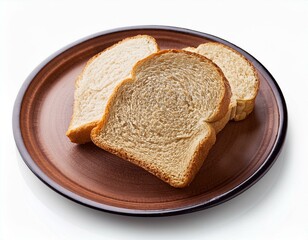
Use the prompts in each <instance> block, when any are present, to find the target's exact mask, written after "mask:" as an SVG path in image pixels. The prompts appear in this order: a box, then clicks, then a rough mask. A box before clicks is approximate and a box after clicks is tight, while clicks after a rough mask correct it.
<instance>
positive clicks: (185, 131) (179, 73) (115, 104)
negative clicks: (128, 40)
mask: <svg viewBox="0 0 308 240" xmlns="http://www.w3.org/2000/svg"><path fill="white" fill-rule="evenodd" d="M230 96H231V90H230V86H229V83H228V81H227V80H226V78H225V76H224V75H223V73H222V71H221V70H220V69H219V68H218V67H217V66H216V65H215V64H214V63H213V62H212V61H210V60H209V59H207V58H205V57H203V56H201V55H199V54H195V53H191V52H187V51H182V50H164V51H161V52H158V53H155V54H152V55H150V56H149V57H147V58H145V59H143V60H141V61H139V62H138V63H137V64H136V65H135V66H134V68H133V70H132V72H131V78H128V79H126V80H125V81H123V82H122V83H121V84H119V85H118V86H117V87H116V89H115V90H114V93H113V94H112V96H111V97H110V99H109V101H108V103H107V106H106V108H105V112H104V114H103V118H102V120H101V121H100V122H99V123H98V125H97V126H96V127H95V128H94V129H93V130H92V132H91V138H92V141H93V142H94V143H95V144H96V145H97V146H99V147H100V148H102V149H105V150H107V151H109V152H111V153H113V154H116V155H118V156H119V157H121V158H123V159H126V160H128V161H130V162H132V163H134V164H136V165H138V166H140V167H142V168H144V169H146V170H147V171H149V172H150V173H152V174H154V175H156V176H157V177H158V178H160V179H162V180H163V181H165V182H167V183H169V184H170V185H171V186H174V187H185V186H187V185H188V184H189V183H190V182H191V181H192V179H193V178H194V176H195V174H196V173H197V172H198V170H199V169H200V167H201V165H202V164H203V161H204V160H205V158H206V156H207V154H208V152H209V150H210V148H211V147H212V145H213V144H214V143H215V140H216V133H215V130H214V129H213V127H212V125H211V123H210V122H215V121H217V120H219V119H221V118H222V117H223V116H225V115H226V113H227V111H228V106H229V103H230Z"/></svg>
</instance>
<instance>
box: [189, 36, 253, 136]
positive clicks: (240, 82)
mask: <svg viewBox="0 0 308 240" xmlns="http://www.w3.org/2000/svg"><path fill="white" fill-rule="evenodd" d="M184 50H186V51H190V52H195V53H198V54H201V55H203V56H205V57H207V58H209V59H211V60H212V61H213V62H214V63H216V64H217V66H219V67H220V68H221V70H222V71H223V73H224V74H225V76H226V78H227V79H228V81H229V83H230V86H231V89H232V100H231V105H230V110H229V113H228V114H229V115H230V119H234V120H235V121H239V120H243V119H245V118H246V117H247V116H248V115H249V114H250V113H251V112H252V110H253V108H254V103H255V98H256V96H257V93H258V89H259V79H258V75H257V73H256V70H255V68H254V66H253V65H252V64H251V63H250V62H249V61H248V60H247V59H246V58H245V57H244V56H243V55H242V54H240V53H239V52H237V51H235V50H234V49H232V48H230V47H228V46H226V45H224V44H221V43H216V42H208V43H204V44H201V45H199V46H198V47H197V48H193V47H188V48H185V49H184ZM226 120H227V118H225V119H222V120H221V122H218V123H216V125H217V126H218V130H219V131H220V130H221V129H222V128H223V127H224V125H225V124H226V123H227V122H228V121H226Z"/></svg>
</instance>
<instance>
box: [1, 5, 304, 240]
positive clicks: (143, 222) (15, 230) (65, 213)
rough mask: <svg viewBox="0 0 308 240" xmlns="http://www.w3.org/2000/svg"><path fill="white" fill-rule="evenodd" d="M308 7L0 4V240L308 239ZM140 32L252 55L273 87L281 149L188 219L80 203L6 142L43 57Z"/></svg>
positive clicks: (185, 216) (9, 139) (11, 137)
mask: <svg viewBox="0 0 308 240" xmlns="http://www.w3.org/2000/svg"><path fill="white" fill-rule="evenodd" d="M307 16H308V1H251V2H249V1H239V0H232V1H193V0H185V1H184V0H183V1H160V0H156V1H146V0H144V1H134V0H130V1H118V0H112V1H105V2H104V1H92V0H87V1H65V0H64V1H30V0H25V1H16V0H15V1H14V0H13V1H1V0H0V27H1V28H0V30H1V33H0V57H1V60H0V94H1V95H0V97H1V99H0V104H1V107H0V114H1V117H0V128H1V129H0V134H1V137H0V140H1V143H0V148H1V152H0V154H1V155H0V160H1V162H0V163H1V166H0V173H1V175H0V180H1V181H0V183H1V192H0V196H1V202H0V214H1V225H0V239H144V238H145V237H146V238H147V239H177V240H179V239H187V238H189V239H299V240H302V239H308V144H307V134H308V128H307V125H308V124H307V122H308V111H307V106H308V90H307V89H308V58H307V56H308V17H307ZM144 24H155V25H156V24H161V25H173V26H178V27H185V28H191V29H194V30H198V31H203V32H206V33H210V34H213V35H216V36H219V37H221V38H224V39H226V40H228V41H230V42H232V43H234V44H236V45H238V46H240V47H242V48H243V49H245V50H246V51H248V52H249V53H251V54H252V55H253V56H254V57H256V58H257V59H258V60H259V61H260V62H262V63H263V64H264V65H265V67H266V68H268V70H269V71H270V72H271V73H272V75H273V76H274V78H275V79H276V80H277V82H278V84H279V85H280V87H281V89H282V91H283V93H284V96H285V98H286V101H287V105H288V110H289V128H288V135H287V139H286V142H285V146H284V148H283V150H282V152H281V155H280V157H279V158H278V159H277V162H276V163H275V164H274V166H273V167H272V168H271V170H270V171H269V172H268V173H267V174H266V175H265V176H264V177H263V178H262V179H261V180H260V181H259V182H258V183H257V184H255V185H254V186H253V187H252V188H250V189H249V190H248V191H246V192H244V193H243V194H241V195H240V196H238V197H236V198H234V199H233V200H231V201H229V202H227V203H224V204H222V205H220V206H217V207H214V208H211V209H208V210H205V211H200V212H196V213H192V214H188V215H181V216H175V217H165V218H133V217H125V216H118V215H113V214H108V213H104V212H99V211H96V210H92V209H89V208H87V207H84V206H81V205H78V204H76V203H74V202H72V201H70V200H67V199H66V198H64V197H62V196H60V195H58V194H57V193H55V192H53V191H52V190H50V189H49V188H48V187H46V186H45V185H44V184H43V183H42V182H40V180H38V179H37V178H36V177H35V176H34V174H32V172H31V171H30V170H29V169H28V168H27V167H26V165H25V164H24V162H23V161H22V159H21V157H20V155H19V153H18V151H17V149H16V146H15V142H14V139H13V135H12V127H11V118H12V108H13V103H14V100H15V97H16V94H17V92H18V90H19V88H20V86H21V85H22V83H23V81H24V80H25V78H26V77H27V76H28V74H29V73H30V72H31V71H32V70H33V69H34V68H35V67H36V66H37V65H38V64H39V63H40V62H41V61H43V60H44V59H45V58H46V57H48V56H49V55H51V54H52V53H53V52H55V51H57V50H58V49H60V48H62V47H63V46H66V45H67V44H69V43H71V42H73V41H75V40H78V39H79V38H82V37H85V36H88V35H90V34H93V33H96V32H99V31H103V30H107V29H112V28H116V27H123V26H130V25H144Z"/></svg>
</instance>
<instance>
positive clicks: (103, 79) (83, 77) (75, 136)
mask: <svg viewBox="0 0 308 240" xmlns="http://www.w3.org/2000/svg"><path fill="white" fill-rule="evenodd" d="M158 50H159V47H158V45H157V43H156V41H155V39H154V38H152V37H150V36H147V35H138V36H135V37H130V38H126V39H124V40H122V41H120V42H118V43H117V44H115V45H113V46H111V47H109V48H107V49H106V50H104V51H102V52H100V53H98V54H97V55H95V56H94V57H92V58H91V59H90V60H89V61H88V62H87V64H86V66H85V68H84V69H83V71H82V73H81V74H80V76H79V77H78V79H77V80H76V84H75V95H74V109H73V116H72V119H71V122H70V125H69V128H68V130H67V132H66V135H67V136H68V137H69V139H70V140H71V141H72V142H74V143H86V142H89V141H91V138H90V133H91V130H92V128H93V127H95V126H96V124H97V123H98V122H99V120H100V119H101V118H102V114H103V112H104V109H105V106H106V103H107V100H108V99H109V97H110V95H111V93H112V92H113V91H114V88H115V87H116V86H117V85H118V84H119V83H120V82H121V81H122V80H124V79H126V78H128V77H129V74H130V72H131V70H132V67H133V66H134V65H135V63H136V62H137V61H139V60H141V59H143V58H145V57H147V56H149V55H150V54H152V53H155V52H157V51H158Z"/></svg>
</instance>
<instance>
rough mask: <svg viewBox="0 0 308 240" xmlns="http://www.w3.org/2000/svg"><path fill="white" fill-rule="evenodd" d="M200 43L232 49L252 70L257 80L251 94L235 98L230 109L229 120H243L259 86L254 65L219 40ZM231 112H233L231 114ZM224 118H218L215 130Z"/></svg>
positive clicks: (252, 107) (252, 104)
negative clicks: (250, 95) (233, 104)
mask: <svg viewBox="0 0 308 240" xmlns="http://www.w3.org/2000/svg"><path fill="white" fill-rule="evenodd" d="M201 45H214V46H215V45H216V46H220V47H223V48H226V49H228V50H230V51H232V52H233V53H235V54H236V55H237V56H238V57H240V58H241V59H243V60H244V61H245V62H246V63H247V64H248V65H249V66H250V67H251V69H252V70H253V74H254V77H255V79H256V81H257V85H256V87H255V90H254V93H253V96H252V97H251V98H244V99H236V102H237V103H236V105H235V106H233V109H232V110H230V111H231V114H230V120H234V121H241V120H244V119H245V118H246V117H247V116H248V115H249V114H250V113H251V112H252V111H253V109H254V105H255V99H256V97H257V94H258V91H259V88H260V79H259V76H258V73H257V71H256V69H255V67H254V66H253V64H252V63H251V62H250V61H249V60H248V59H247V58H246V57H245V56H243V55H242V54H241V53H239V52H238V51H236V50H234V49H233V48H231V47H229V46H227V45H224V44H222V43H219V42H207V43H203V44H200V45H199V46H201ZM197 48H198V47H197ZM197 48H194V47H187V48H184V49H183V50H187V51H192V52H194V51H196V49H197ZM232 112H233V113H234V114H232ZM225 120H226V117H223V118H222V119H221V120H219V121H218V122H217V123H215V129H216V130H217V131H220V130H222V128H223V126H224V125H226V124H227V122H226V121H225Z"/></svg>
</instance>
